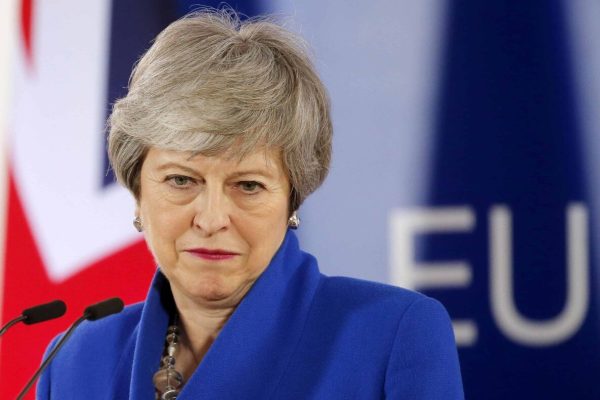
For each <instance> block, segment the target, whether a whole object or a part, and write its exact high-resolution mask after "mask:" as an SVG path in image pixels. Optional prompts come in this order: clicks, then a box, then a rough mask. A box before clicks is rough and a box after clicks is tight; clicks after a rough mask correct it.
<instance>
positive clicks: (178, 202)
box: [137, 148, 290, 306]
mask: <svg viewBox="0 0 600 400" xmlns="http://www.w3.org/2000/svg"><path fill="white" fill-rule="evenodd" d="M140 182H141V192H140V198H139V201H138V206H137V213H138V215H139V217H140V218H141V219H142V223H143V226H144V233H145V237H146V242H147V243H148V246H149V248H150V250H151V251H152V253H153V254H154V257H155V259H156V261H157V262H158V264H159V265H160V267H161V270H162V271H163V273H164V274H165V276H166V277H167V278H168V280H169V282H170V283H171V289H172V291H173V295H174V297H175V299H176V300H178V299H183V297H185V298H187V299H189V300H192V301H194V302H196V303H204V304H223V305H233V306H235V305H237V303H238V302H239V301H240V300H241V299H242V297H243V296H244V295H245V294H246V292H247V291H248V289H249V288H250V287H251V286H252V284H253V283H254V281H255V280H256V279H257V278H258V276H259V275H260V274H261V273H262V272H263V271H264V270H265V268H266V267H267V265H268V264H269V262H270V261H271V258H272V257H273V255H274V254H275V252H276V251H277V249H278V248H279V246H280V245H281V243H282V241H283V238H284V235H285V232H286V229H287V219H288V204H289V195H290V184H289V181H288V178H287V176H286V173H285V172H284V169H283V165H282V161H281V157H280V155H279V152H277V151H275V150H268V149H267V150H265V149H263V150H259V151H256V152H254V153H252V154H250V155H249V156H247V157H245V158H244V159H243V160H242V161H238V160H237V159H235V158H232V159H228V158H227V157H226V156H214V157H206V156H202V155H195V156H192V155H191V153H189V152H178V151H169V150H160V149H156V148H151V149H150V150H149V152H148V154H147V156H146V158H145V160H144V163H143V165H142V170H141V177H140ZM182 296H183V297H182Z"/></svg>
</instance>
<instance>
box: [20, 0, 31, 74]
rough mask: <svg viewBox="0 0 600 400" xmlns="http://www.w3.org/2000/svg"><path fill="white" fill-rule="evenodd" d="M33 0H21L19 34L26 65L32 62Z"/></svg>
mask: <svg viewBox="0 0 600 400" xmlns="http://www.w3.org/2000/svg"><path fill="white" fill-rule="evenodd" d="M32 31H33V0H22V1H21V35H22V38H23V46H24V48H25V59H26V61H27V64H28V65H30V66H31V65H32V64H33V32H32Z"/></svg>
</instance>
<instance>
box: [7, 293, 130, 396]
mask: <svg viewBox="0 0 600 400" xmlns="http://www.w3.org/2000/svg"><path fill="white" fill-rule="evenodd" d="M122 310H123V300H121V299H120V298H118V297H113V298H112V299H108V300H104V301H101V302H100V303H96V304H92V305H91V306H89V307H87V308H86V309H85V310H84V311H83V315H82V316H81V317H79V319H77V320H76V321H75V322H73V325H71V326H70V327H69V329H68V330H67V331H66V332H65V334H64V335H63V336H62V337H61V338H60V340H59V341H58V343H56V346H54V348H53V349H52V351H50V353H49V354H48V357H46V359H45V360H44V361H43V362H42V364H41V365H40V367H39V368H38V370H37V371H35V374H33V376H32V377H31V379H30V380H29V382H27V384H26V385H25V387H24V388H23V390H21V393H19V396H17V400H22V399H23V398H24V397H25V395H26V394H27V392H28V391H29V389H31V387H32V386H33V384H34V383H35V381H36V380H37V378H38V377H39V376H40V375H41V374H42V372H44V370H45V369H46V367H48V365H49V364H50V362H51V361H52V360H53V359H54V357H56V354H58V351H59V350H60V348H61V347H62V346H63V345H64V344H65V343H66V342H67V340H68V339H69V338H70V337H71V335H72V334H73V332H74V331H75V328H77V327H78V326H79V325H80V324H81V323H82V322H83V321H85V320H86V319H87V320H88V321H96V320H99V319H101V318H104V317H108V316H109V315H112V314H117V313H120V312H121V311H122Z"/></svg>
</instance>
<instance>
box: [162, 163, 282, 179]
mask: <svg viewBox="0 0 600 400" xmlns="http://www.w3.org/2000/svg"><path fill="white" fill-rule="evenodd" d="M169 168H179V169H182V170H184V171H186V172H188V173H189V174H191V175H200V174H199V173H198V171H196V170H195V169H193V168H190V167H186V166H185V165H182V164H179V163H176V162H168V163H165V164H162V165H160V166H159V167H158V168H157V169H158V171H164V170H166V169H169ZM244 175H261V176H264V177H265V178H268V179H275V176H274V175H273V174H272V173H270V172H269V171H268V170H266V169H248V170H241V171H236V172H234V173H233V174H231V176H230V177H231V178H238V177H240V176H244Z"/></svg>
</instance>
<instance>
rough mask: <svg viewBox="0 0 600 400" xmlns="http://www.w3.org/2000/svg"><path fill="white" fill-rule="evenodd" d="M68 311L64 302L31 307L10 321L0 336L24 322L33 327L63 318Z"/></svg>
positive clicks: (58, 301)
mask: <svg viewBox="0 0 600 400" xmlns="http://www.w3.org/2000/svg"><path fill="white" fill-rule="evenodd" d="M66 311H67V306H66V305H65V302H64V301H62V300H54V301H51V302H50V303H45V304H40V305H39V306H35V307H31V308H28V309H26V310H23V312H22V313H21V315H19V316H18V317H17V318H15V319H13V320H11V321H8V323H7V324H6V325H4V326H3V327H2V329H0V336H2V335H4V333H5V332H6V331H7V330H9V329H10V328H11V327H12V326H13V325H15V324H17V323H19V322H23V323H24V324H27V325H31V324H37V323H38V322H44V321H48V320H50V319H54V318H58V317H62V316H63V315H65V312H66Z"/></svg>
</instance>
